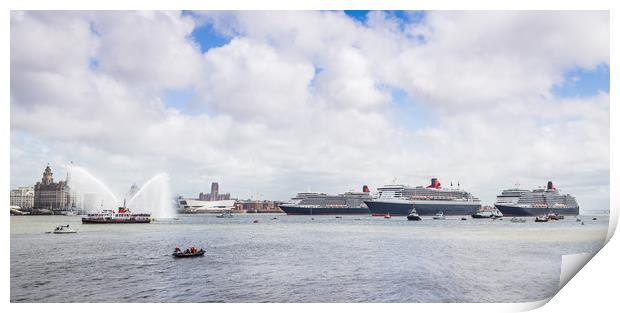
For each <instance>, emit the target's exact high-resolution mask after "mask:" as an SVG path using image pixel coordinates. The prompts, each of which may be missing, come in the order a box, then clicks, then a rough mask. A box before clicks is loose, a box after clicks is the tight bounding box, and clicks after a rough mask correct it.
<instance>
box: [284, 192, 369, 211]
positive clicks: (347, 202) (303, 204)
mask: <svg viewBox="0 0 620 313" xmlns="http://www.w3.org/2000/svg"><path fill="white" fill-rule="evenodd" d="M370 199H372V196H371V194H370V189H369V188H368V186H364V187H363V189H362V192H345V193H343V194H339V195H328V194H325V193H317V192H301V193H298V194H297V196H295V197H294V198H292V199H291V200H290V201H289V202H288V203H283V204H281V205H280V209H282V211H284V212H285V213H286V214H289V215H319V214H324V215H327V214H334V215H341V214H342V215H344V214H370V211H369V210H368V207H367V206H366V205H365V204H364V201H365V200H370Z"/></svg>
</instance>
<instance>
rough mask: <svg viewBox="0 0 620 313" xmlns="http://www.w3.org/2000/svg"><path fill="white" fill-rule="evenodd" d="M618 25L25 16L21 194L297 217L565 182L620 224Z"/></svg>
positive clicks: (367, 17) (17, 48)
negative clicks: (372, 201)
mask: <svg viewBox="0 0 620 313" xmlns="http://www.w3.org/2000/svg"><path fill="white" fill-rule="evenodd" d="M609 29H610V26H609V13H608V12H604V11H601V12H598V11H570V12H569V11H561V12H560V11H555V12H554V11H523V12H519V11H512V12H503V11H492V12H491V11H484V12H482V11H481V12H477V11H429V12H423V11H345V12H343V11H277V12H275V11H274V12H270V11H253V12H249V11H208V12H197V11H149V12H131V11H123V12H118V11H102V12H91V11H53V12H52V11H26V12H22V11H13V12H11V30H10V32H11V46H10V49H11V50H10V51H11V74H10V75H11V87H10V88H11V99H10V100H11V134H10V136H11V151H10V154H11V187H17V186H28V185H33V184H34V182H35V181H37V180H40V178H41V174H42V172H43V170H44V168H45V166H46V164H47V163H50V166H51V167H52V169H53V170H54V172H55V177H56V178H57V179H58V178H64V176H65V173H66V170H65V169H64V166H66V165H68V164H69V163H70V162H74V163H75V164H77V165H79V166H82V167H84V168H86V169H88V170H89V171H90V172H92V173H93V174H95V175H96V176H97V177H99V178H101V180H103V181H104V182H106V183H107V184H108V185H109V186H111V188H112V189H113V190H114V191H116V192H118V193H119V194H121V193H124V192H126V190H127V189H128V188H129V186H130V185H131V184H132V183H134V182H135V183H137V184H138V185H140V184H143V183H144V182H145V181H147V180H148V179H149V178H150V177H152V176H154V175H156V174H157V173H161V172H166V173H168V174H169V176H170V181H171V189H172V191H173V193H174V194H177V195H183V196H187V197H196V196H197V195H198V193H199V192H204V191H208V190H209V188H210V184H211V182H212V181H218V182H219V183H220V191H221V192H230V193H231V195H232V196H233V197H238V198H250V197H252V198H261V199H274V200H287V199H289V198H291V197H292V196H294V195H295V193H297V192H302V191H308V190H312V191H321V192H327V193H342V192H345V191H349V190H358V189H361V186H362V185H365V184H366V185H369V186H370V187H371V189H373V190H374V189H376V188H377V187H380V186H382V185H384V184H389V183H393V182H397V183H404V184H409V185H413V186H418V185H424V184H427V183H428V181H430V178H431V177H438V178H439V179H440V181H442V183H443V185H444V186H447V185H449V184H450V182H452V183H453V184H454V185H456V184H457V182H458V183H460V185H461V187H463V188H465V189H467V190H468V191H470V192H472V193H473V194H474V195H476V196H478V197H480V198H481V199H482V201H483V203H485V204H491V203H493V201H494V200H495V196H496V195H497V194H499V193H500V192H501V190H503V189H505V188H511V187H514V186H515V184H517V183H518V184H519V186H520V187H522V188H536V187H538V186H542V185H545V184H546V182H547V181H548V180H553V181H554V182H555V184H556V186H557V187H558V188H559V189H560V190H561V191H562V192H565V193H570V194H572V195H574V196H576V197H577V200H578V201H579V202H580V204H581V207H582V210H583V211H586V212H587V211H594V210H607V209H609V161H610V160H609V153H610V150H609V138H610V131H609V106H610V101H609V77H610V71H609V51H610V48H609V36H610V35H609Z"/></svg>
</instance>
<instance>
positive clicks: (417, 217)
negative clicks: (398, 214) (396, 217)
mask: <svg viewBox="0 0 620 313" xmlns="http://www.w3.org/2000/svg"><path fill="white" fill-rule="evenodd" d="M407 219H408V220H410V221H419V220H422V218H421V217H420V215H418V212H416V210H415V209H414V210H413V211H411V213H409V215H407Z"/></svg>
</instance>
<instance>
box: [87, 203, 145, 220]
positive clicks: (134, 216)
mask: <svg viewBox="0 0 620 313" xmlns="http://www.w3.org/2000/svg"><path fill="white" fill-rule="evenodd" d="M150 222H151V214H149V213H132V212H131V211H130V210H129V209H128V208H126V207H125V206H122V207H119V208H118V211H114V210H102V211H101V212H99V213H92V214H88V215H86V216H84V217H82V224H142V223H150Z"/></svg>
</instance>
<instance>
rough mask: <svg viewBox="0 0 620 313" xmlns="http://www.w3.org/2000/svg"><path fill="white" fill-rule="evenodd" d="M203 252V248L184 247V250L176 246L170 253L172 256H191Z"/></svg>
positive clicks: (200, 254) (201, 254)
mask: <svg viewBox="0 0 620 313" xmlns="http://www.w3.org/2000/svg"><path fill="white" fill-rule="evenodd" d="M204 254H205V250H203V249H202V248H200V249H198V248H196V247H191V248H189V249H185V251H181V249H179V247H176V248H175V249H174V252H173V253H172V256H174V257H175V258H191V257H197V256H203V255H204Z"/></svg>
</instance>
